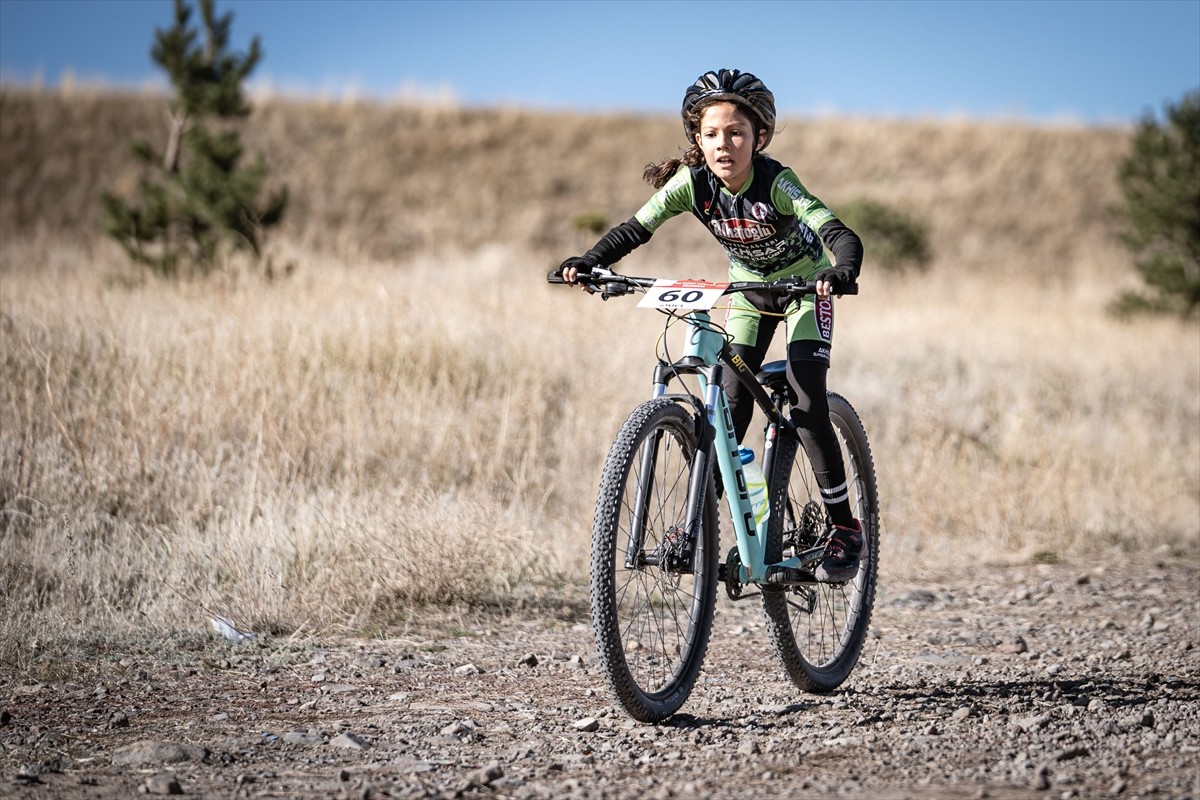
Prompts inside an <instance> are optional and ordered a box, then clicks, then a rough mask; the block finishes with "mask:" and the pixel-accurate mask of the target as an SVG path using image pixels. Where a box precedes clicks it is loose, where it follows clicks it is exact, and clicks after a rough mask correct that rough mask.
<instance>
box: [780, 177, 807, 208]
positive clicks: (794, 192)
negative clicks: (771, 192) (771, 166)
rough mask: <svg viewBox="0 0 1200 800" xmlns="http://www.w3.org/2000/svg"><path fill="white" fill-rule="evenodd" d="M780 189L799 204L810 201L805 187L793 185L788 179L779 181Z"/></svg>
mask: <svg viewBox="0 0 1200 800" xmlns="http://www.w3.org/2000/svg"><path fill="white" fill-rule="evenodd" d="M779 189H780V191H782V192H783V193H784V194H786V195H787V196H788V197H790V198H792V199H793V200H795V201H796V202H797V203H799V202H801V201H802V200H807V199H808V192H806V191H804V187H803V186H801V185H800V184H798V183H793V182H792V181H790V180H788V179H787V178H780V179H779Z"/></svg>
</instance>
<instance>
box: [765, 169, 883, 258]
mask: <svg viewBox="0 0 1200 800" xmlns="http://www.w3.org/2000/svg"><path fill="white" fill-rule="evenodd" d="M772 188H773V191H772V197H771V199H772V201H773V202H774V203H775V207H776V208H778V209H780V210H781V211H786V210H790V211H791V213H793V214H795V215H796V216H797V217H799V218H800V221H801V222H802V223H804V224H805V225H807V226H808V227H809V228H811V229H812V230H814V231H816V232H817V235H819V236H820V237H821V242H822V243H823V244H824V245H825V248H826V249H827V250H829V252H830V253H831V254H832V255H833V260H834V262H835V263H836V264H837V270H838V271H839V272H842V271H846V272H847V273H848V274H847V275H846V278H847V279H849V280H857V279H858V274H859V272H860V270H861V269H862V261H863V245H862V239H860V238H859V237H858V234H856V233H855V232H854V231H852V230H850V229H849V228H848V227H846V225H845V223H843V222H842V221H841V220H840V219H838V218H837V217H836V216H835V215H834V213H833V212H832V211H830V210H829V208H828V207H827V206H826V205H825V204H824V203H822V202H821V201H820V200H819V199H818V198H816V197H815V196H813V195H812V194H810V193H809V191H808V190H807V189H805V188H804V185H803V184H802V183H800V180H799V179H798V178H797V177H796V173H795V172H793V171H792V170H791V169H785V170H784V171H783V172H781V173H779V176H778V177H777V178H776V179H775V185H774V187H772Z"/></svg>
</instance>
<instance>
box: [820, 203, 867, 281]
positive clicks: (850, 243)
mask: <svg viewBox="0 0 1200 800" xmlns="http://www.w3.org/2000/svg"><path fill="white" fill-rule="evenodd" d="M817 233H818V234H819V235H820V237H821V241H822V242H824V243H825V247H826V248H828V250H829V252H830V253H833V260H834V263H836V264H837V266H838V269H839V270H840V269H842V268H843V267H844V268H848V269H849V270H850V274H851V276H852V277H853V279H854V280H858V273H859V271H860V270H861V269H862V260H863V245H862V239H860V238H858V234H857V233H855V232H854V231H852V230H850V229H849V228H847V227H846V226H845V225H844V224H843V223H842V221H841V220H840V219H838V218H837V217H834V218H832V219H830V220H829V221H827V222H826V223H825V224H824V225H822V226H821V229H820V230H819V231H817Z"/></svg>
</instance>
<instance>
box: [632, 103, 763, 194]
mask: <svg viewBox="0 0 1200 800" xmlns="http://www.w3.org/2000/svg"><path fill="white" fill-rule="evenodd" d="M717 103H732V104H733V105H734V106H735V107H736V108H737V110H738V111H739V112H741V113H742V114H744V115H745V116H746V119H748V120H750V124H751V125H755V124H757V125H758V127H756V128H755V130H754V142H755V145H756V146H757V144H758V136H759V134H761V133H763V132H764V131H766V127H765V126H764V125H762V123H761V121H760V120H759V117H758V114H756V113H755V112H754V109H752V108H751V107H750V106H749V105H747V104H746V103H743V102H741V101H739V100H734V99H729V98H715V99H713V100H710V101H708V102H706V103H701V104H699V105H697V106H696V108H694V109H693V110H692V111H691V112H690V113H689V114H688V116H687V119H686V122H687V125H688V127H690V128H691V129H692V130H699V129H700V118H701V117H703V116H704V112H705V111H706V110H707V109H708V107H709V106H712V105H716V104H717ZM755 155H757V152H756V153H755ZM683 164H686V165H687V166H689V167H700V166H703V165H704V151H703V150H701V149H700V145H698V144H696V140H695V139H693V140H692V141H690V142H688V148H687V150H684V151H683V155H681V156H678V157H676V156H669V157H667V158H664V159H663V160H662V161H659V162H658V163H657V164H654V163H651V164H647V165H646V168H645V169H644V170H642V178H644V179H645V181H646V183H648V184H650V185H651V186H653V187H654V188H655V189H661V188H662V187H664V186H666V185H667V181H669V180H671V176H672V175H674V174H675V173H676V172H677V171H678V170H679V167H680V165H683Z"/></svg>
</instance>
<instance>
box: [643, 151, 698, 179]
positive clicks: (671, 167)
mask: <svg viewBox="0 0 1200 800" xmlns="http://www.w3.org/2000/svg"><path fill="white" fill-rule="evenodd" d="M684 164H686V165H687V166H689V167H699V166H702V165H703V164H704V153H703V152H702V151H701V150H700V147H699V145H695V144H693V145H692V147H691V149H689V150H688V151H687V152H685V153H684V154H683V156H682V157H680V158H674V157H671V158H664V159H663V160H662V161H660V162H658V163H657V164H647V165H646V168H645V169H644V170H642V178H644V179H645V181H646V183H648V184H650V185H651V186H653V187H654V188H655V189H661V188H662V187H664V186H666V185H667V181H669V180H671V176H672V175H674V174H675V173H676V172H678V171H679V168H680V167H681V166H682V165H684Z"/></svg>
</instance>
